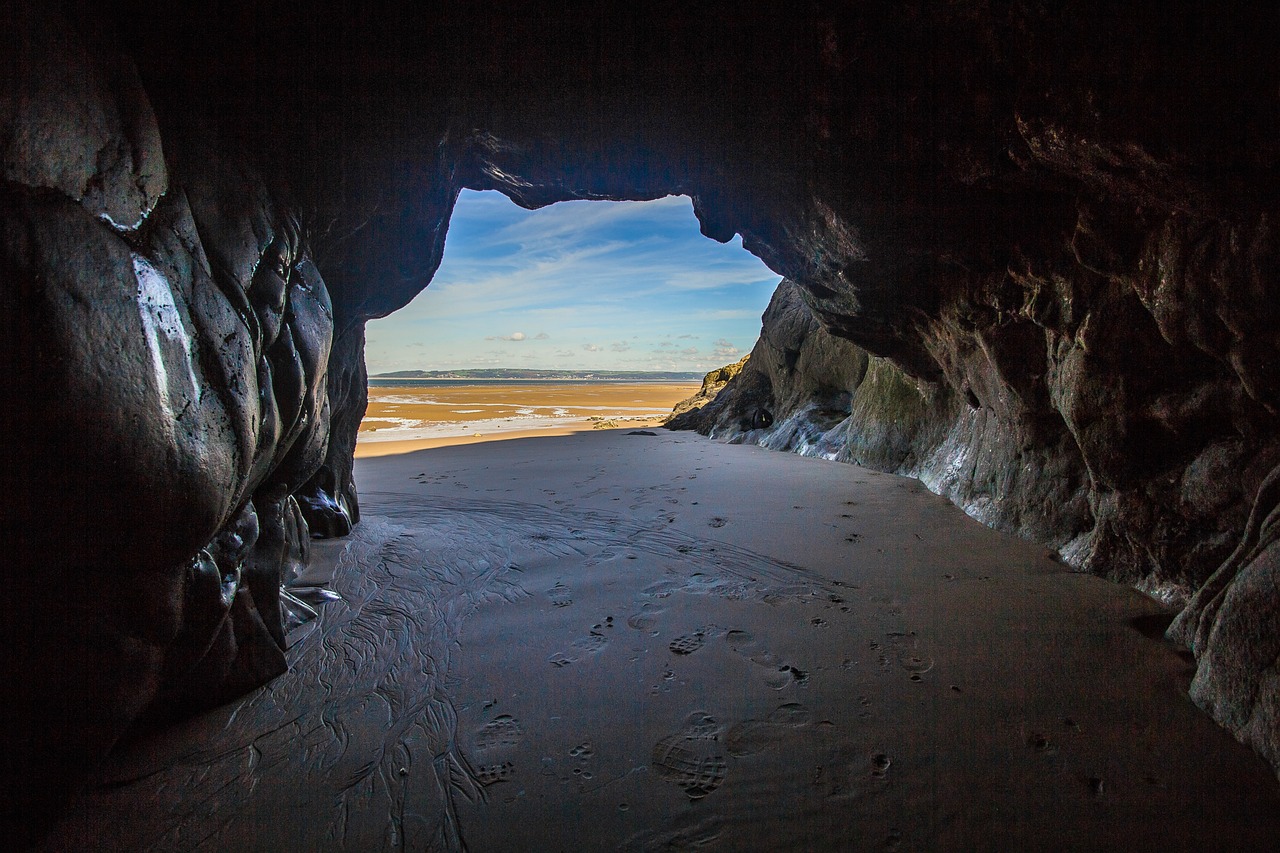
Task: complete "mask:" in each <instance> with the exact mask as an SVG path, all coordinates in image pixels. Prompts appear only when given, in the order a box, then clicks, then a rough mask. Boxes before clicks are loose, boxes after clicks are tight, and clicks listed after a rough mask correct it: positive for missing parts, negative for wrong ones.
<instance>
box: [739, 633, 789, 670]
mask: <svg viewBox="0 0 1280 853" xmlns="http://www.w3.org/2000/svg"><path fill="white" fill-rule="evenodd" d="M725 641H726V642H727V643H728V644H729V648H731V649H733V650H734V651H735V652H737V653H738V654H740V655H742V656H743V657H744V658H746V659H747V660H749V661H751V662H752V663H754V664H759V665H760V666H765V667H778V666H781V665H782V659H781V658H779V657H778V656H777V655H775V654H774V653H773V652H771V651H769V650H767V649H765V648H764V647H763V646H761V645H760V643H759V641H757V640H756V638H755V637H753V636H752V635H751V634H748V633H747V632H746V631H738V630H733V631H730V632H729V633H727V634H725Z"/></svg>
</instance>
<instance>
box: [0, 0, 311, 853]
mask: <svg viewBox="0 0 1280 853" xmlns="http://www.w3.org/2000/svg"><path fill="white" fill-rule="evenodd" d="M11 12H12V10H10V9H8V8H6V15H5V18H4V19H5V20H6V22H7V23H6V26H5V27H3V28H0V29H2V30H3V33H2V34H0V42H2V43H0V54H2V55H4V56H5V57H6V59H5V62H6V64H7V67H6V69H5V73H4V75H3V83H0V152H3V183H0V199H2V201H0V305H2V307H0V323H3V327H2V328H3V332H2V333H0V341H2V342H0V347H3V350H4V355H3V363H4V365H5V370H4V371H3V374H2V375H0V387H2V388H3V394H4V396H5V399H6V400H8V401H9V403H8V404H7V405H5V406H4V407H3V414H0V454H3V458H0V488H3V490H4V493H5V495H6V496H7V499H8V508H7V509H6V510H5V512H4V522H3V524H4V532H5V538H6V541H7V543H8V545H7V549H8V559H7V560H6V566H5V574H4V585H5V590H6V595H7V597H8V600H9V608H8V613H7V615H6V618H5V619H4V620H3V625H2V626H0V642H2V643H3V646H4V648H5V649H7V650H9V652H10V653H8V654H6V655H4V663H3V664H0V683H3V684H4V686H5V700H4V701H3V702H0V754H3V756H4V759H3V761H4V765H3V766H4V774H3V778H2V779H0V785H2V788H0V798H2V799H3V801H4V803H5V809H4V814H5V818H6V821H5V826H4V828H3V829H0V834H3V835H5V837H6V838H8V839H9V840H10V842H11V843H14V842H17V843H18V844H19V845H21V840H22V839H23V838H24V837H28V836H27V835H26V833H27V832H29V831H30V830H31V828H32V827H38V826H39V825H40V822H41V821H42V820H44V819H45V818H47V816H48V815H49V813H50V812H51V810H52V809H53V808H54V807H56V805H57V803H58V802H59V801H60V800H61V799H62V798H63V797H65V796H66V795H67V794H68V793H69V792H70V791H71V790H72V789H73V786H74V784H75V783H76V781H77V779H78V778H79V777H80V775H81V774H82V773H83V772H84V770H85V769H86V768H87V767H91V766H92V763H93V762H94V761H95V760H96V759H97V758H98V757H100V756H101V755H102V754H104V752H105V751H106V750H107V749H109V748H110V747H111V745H112V744H113V743H114V742H115V741H116V740H117V739H118V738H119V737H120V736H121V735H122V734H124V733H125V732H126V730H127V729H128V728H129V726H131V725H133V724H135V723H137V722H139V721H142V720H144V719H157V720H158V719H164V718H167V717H170V716H172V715H175V714H183V713H189V712H190V711H191V710H195V709H200V708H205V707H209V706H211V705H215V704H218V703H220V702H223V701H226V700H227V699H229V698H231V697H234V696H236V695H239V694H241V693H243V692H244V691H245V690H247V689H249V688H251V687H254V686H257V685H258V684H261V683H263V682H264V681H265V680H267V679H269V678H272V677H274V676H275V675H278V674H279V673H281V672H283V671H284V669H285V658H284V651H283V649H284V643H285V639H284V619H285V613H284V611H283V610H282V607H281V593H280V587H281V584H282V583H284V582H285V581H287V580H288V579H289V578H290V576H291V575H292V574H293V572H294V571H295V570H296V569H297V568H298V567H299V566H300V565H301V564H302V563H303V562H304V561H305V553H306V548H307V542H308V539H309V536H308V533H307V525H306V522H305V521H304V520H303V519H302V517H301V515H300V513H299V509H298V505H297V503H296V502H295V501H294V499H293V498H292V497H291V493H292V492H294V491H295V490H297V489H298V488H299V487H300V486H301V485H302V484H303V483H305V482H306V481H307V480H308V478H310V477H311V475H312V473H313V472H314V471H315V470H316V469H317V468H318V467H319V465H320V463H321V461H322V460H323V458H324V454H325V450H326V444H327V440H328V433H329V405H328V397H327V396H326V393H325V375H326V369H327V364H328V360H329V355H330V342H331V336H332V330H333V318H332V309H331V306H330V300H329V296H328V293H327V291H326V289H325V285H324V281H323V280H322V278H321V276H320V273H319V270H318V269H317V268H316V266H315V264H314V262H313V261H312V259H311V257H310V255H309V254H308V249H307V245H306V241H305V240H304V238H303V233H302V230H301V228H300V226H299V222H298V220H297V218H296V215H295V213H294V211H292V210H291V209H290V208H288V207H285V206H282V205H281V204H280V203H279V201H278V200H277V198H276V197H275V196H274V195H273V194H272V193H271V192H270V191H269V190H268V188H267V186H266V184H265V182H264V181H263V180H262V179H261V178H260V177H258V176H257V175H256V174H255V173H254V172H253V171H252V170H251V169H250V168H248V167H247V166H246V164H245V163H244V162H243V161H236V160H233V159H229V158H227V157H225V156H224V155H223V153H222V152H220V151H218V150H217V149H212V148H210V147H209V146H208V145H207V144H206V143H207V139H205V138H202V136H201V134H199V133H193V132H192V131H194V130H195V128H193V127H183V128H181V129H175V131H174V132H173V133H170V134H162V132H161V130H160V126H159V124H158V122H157V120H156V117H155V115H154V113H153V111H152V107H151V104H150V101H149V99H148V97H147V94H146V92H145V90H144V88H143V86H142V85H141V83H140V81H139V78H138V76H137V73H136V72H135V70H134V66H133V64H132V62H131V61H130V60H129V59H128V58H126V57H124V56H122V55H120V54H119V53H118V52H117V51H115V50H113V49H112V48H111V47H110V40H109V39H108V38H106V36H105V34H100V33H94V32H93V31H92V30H91V29H86V26H87V25H89V24H91V23H92V22H87V21H76V20H73V19H71V18H69V17H67V16H63V15H60V14H57V13H56V12H54V11H51V10H44V11H43V12H41V13H38V14H32V13H24V14H18V13H11ZM162 139H163V145H162ZM15 824H16V825H15Z"/></svg>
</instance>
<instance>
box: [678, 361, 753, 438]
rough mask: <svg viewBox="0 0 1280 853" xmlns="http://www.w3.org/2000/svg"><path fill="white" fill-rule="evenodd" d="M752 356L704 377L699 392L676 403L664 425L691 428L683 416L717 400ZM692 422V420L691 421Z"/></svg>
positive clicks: (719, 368) (718, 368) (717, 369)
mask: <svg viewBox="0 0 1280 853" xmlns="http://www.w3.org/2000/svg"><path fill="white" fill-rule="evenodd" d="M750 358H751V355H750V353H748V354H747V355H744V356H743V357H742V358H740V359H738V360H737V361H735V362H734V363H733V364H726V365H725V366H724V367H717V368H716V369H715V370H713V371H711V372H710V373H708V374H707V375H706V376H704V377H702V387H701V388H699V389H698V393H696V394H694V395H693V396H692V397H689V398H688V399H685V400H681V401H680V402H679V403H676V405H675V407H674V408H673V409H672V410H671V416H670V417H669V418H667V420H666V421H665V423H664V426H667V427H670V428H671V429H689V428H690V427H689V426H684V425H682V424H685V423H686V421H684V420H683V419H682V416H683V415H685V414H688V413H690V412H696V411H698V410H699V409H701V408H702V407H703V406H705V405H707V404H708V403H710V402H711V401H713V400H715V398H716V395H717V394H719V393H720V392H721V391H723V390H724V387H725V386H726V385H728V384H729V380H730V379H732V378H733V377H735V376H737V375H738V374H739V373H741V372H742V368H744V367H746V365H747V361H748V360H749V359H750ZM690 423H691V422H690Z"/></svg>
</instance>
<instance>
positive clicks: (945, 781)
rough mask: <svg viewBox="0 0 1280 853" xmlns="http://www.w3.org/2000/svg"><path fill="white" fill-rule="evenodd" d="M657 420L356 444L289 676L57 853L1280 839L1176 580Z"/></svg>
mask: <svg viewBox="0 0 1280 853" xmlns="http://www.w3.org/2000/svg"><path fill="white" fill-rule="evenodd" d="M656 432H657V434H656V435H652V436H646V435H628V434H627V431H625V430H609V431H601V432H595V433H584V434H579V435H574V436H570V437H562V438H535V439H523V440H516V441H504V442H498V443H491V444H482V445H469V446H460V447H448V448H440V449H435V450H428V451H421V452H417V453H412V454H406V455H400V456H387V457H382V458H376V459H363V460H360V461H359V462H358V463H357V467H356V476H357V480H358V483H359V487H360V494H361V499H362V504H363V506H362V508H363V512H364V520H363V522H362V523H361V524H360V525H359V526H358V527H357V528H356V532H355V534H354V535H353V536H352V537H350V538H349V539H347V540H344V541H335V542H327V543H317V548H316V551H317V558H318V559H317V560H316V565H315V566H314V567H313V569H312V572H313V573H315V574H316V576H323V575H326V574H331V575H332V586H333V588H334V589H335V590H336V591H337V592H338V593H339V594H340V595H341V596H342V601H338V602H333V603H330V604H327V605H324V609H323V612H322V613H321V616H320V619H319V620H317V621H315V622H312V623H309V624H307V625H304V626H302V627H301V628H299V629H297V630H296V631H295V632H294V633H293V634H291V640H292V642H293V647H292V649H291V651H290V661H291V669H290V672H289V673H288V674H286V675H284V676H281V677H280V678H279V679H277V680H276V681H274V682H272V683H271V684H270V685H268V686H267V687H265V688H263V689H262V690H259V691H257V692H255V693H254V694H252V695H250V696H248V697H246V698H245V699H243V700H241V701H238V702H236V703H234V704H233V705H231V706H228V707H226V708H223V709H218V710H216V711H213V712H210V713H208V714H205V715H203V716H202V717H200V718H197V719H195V720H191V721H188V722H186V723H183V724H181V725H179V726H176V727H174V728H172V729H169V730H167V731H164V732H161V733H158V734H155V735H152V736H150V737H148V738H145V739H143V740H140V741H137V742H135V743H133V744H130V745H129V746H127V747H126V748H123V749H121V750H119V751H118V752H117V753H116V754H115V755H114V756H113V757H112V759H111V762H110V763H109V765H108V767H107V768H105V771H104V772H103V773H102V774H101V778H100V780H99V782H98V783H97V784H96V785H95V786H94V787H92V788H91V789H90V790H89V791H87V792H86V794H85V795H84V796H82V797H81V798H80V800H79V801H78V802H77V804H76V806H75V808H74V809H73V810H72V811H71V812H70V813H69V814H68V816H67V818H66V819H65V820H64V821H63V823H62V824H61V826H60V827H59V829H58V832H57V833H56V834H55V836H54V838H53V839H52V840H51V842H50V849H76V850H82V849H106V850H209V851H213V850H230V849H237V850H328V849H347V850H360V851H363V850H381V849H408V850H433V849H435V850H449V849H463V847H464V846H465V848H466V849H470V850H473V851H559V850H564V851H576V850H619V849H621V850H683V849H699V850H732V851H736V850H758V851H780V850H894V849H899V850H943V851H968V850H1004V851H1026V850H1126V851H1140V850H1161V851H1170V850H1197V851H1203V850H1268V849H1276V848H1275V842H1276V840H1277V839H1278V838H1280V796H1278V794H1277V792H1278V790H1280V787H1278V786H1277V783H1276V779H1275V777H1274V775H1273V774H1272V772H1271V771H1270V769H1269V768H1268V767H1266V766H1265V765H1264V763H1263V762H1262V761H1261V760H1260V759H1259V758H1258V757H1257V756H1255V755H1254V754H1253V753H1252V752H1250V751H1249V750H1248V749H1246V748H1245V747H1243V746H1241V745H1240V744H1239V743H1237V742H1236V741H1234V740H1233V739H1232V738H1231V737H1230V736H1229V735H1228V734H1227V733H1226V732H1225V731H1223V730H1222V729H1220V728H1219V727H1217V726H1216V725H1215V724H1214V723H1213V722H1212V721H1211V720H1210V719H1209V718H1208V717H1206V716H1205V715H1204V714H1202V713H1201V712H1199V711H1198V710H1197V709H1196V708H1195V707H1194V706H1193V705H1192V704H1191V703H1190V702H1189V701H1188V699H1187V698H1186V693H1185V691H1186V687H1187V684H1188V681H1189V677H1190V674H1191V668H1192V664H1191V663H1190V662H1189V661H1188V659H1187V658H1186V657H1185V656H1184V655H1183V654H1180V652H1179V650H1177V649H1175V648H1173V647H1172V646H1170V645H1168V644H1167V643H1165V642H1164V641H1163V640H1162V639H1160V636H1159V634H1160V628H1161V626H1162V625H1163V624H1164V623H1165V622H1166V621H1167V614H1166V613H1164V611H1163V609H1162V607H1161V606H1160V605H1159V604H1157V603H1155V602H1153V601H1151V600H1150V599H1148V598H1146V597H1144V596H1142V595H1141V594H1139V593H1137V592H1135V591H1133V590H1130V589H1127V588H1124V587H1120V586H1116V585H1113V584H1110V583H1107V582H1105V581H1102V580H1100V579H1098V578H1095V577H1092V576H1088V575H1081V574H1077V573H1073V572H1071V571H1068V570H1067V569H1066V568H1065V567H1064V566H1063V565H1061V564H1060V563H1058V562H1055V561H1054V560H1052V559H1050V557H1049V556H1048V555H1047V554H1046V552H1045V551H1044V549H1042V548H1040V547H1036V546H1033V545H1031V544H1029V543H1026V542H1022V541H1018V540H1016V539H1013V538H1010V537H1008V536H1004V535H1001V534H998V533H996V532H993V531H991V530H989V529H987V528H985V527H983V526H982V525H980V524H978V523H977V522H975V521H973V520H972V519H970V518H968V517H967V516H966V515H965V514H964V513H963V512H961V511H960V510H959V509H957V508H955V507H954V506H951V505H950V504H949V503H948V502H947V501H945V500H944V499H942V498H940V497H938V496H935V495H933V494H930V493H929V492H928V491H926V490H925V489H924V488H923V487H922V486H921V485H920V484H919V483H917V482H916V481H913V480H909V479H904V478H901V477H895V476H891V475H885V474H878V473H875V472H871V471H867V470H864V469H861V468H858V467H856V466H852V465H841V464H837V463H830V462H824V461H820V460H813V459H803V458H799V457H796V456H791V455H787V454H782V453H774V452H769V451H766V450H762V449H760V448H757V447H748V446H730V445H724V444H719V443H716V442H713V441H710V440H708V439H705V438H702V437H699V436H697V435H693V434H687V433H669V432H666V431H664V430H657V431H656Z"/></svg>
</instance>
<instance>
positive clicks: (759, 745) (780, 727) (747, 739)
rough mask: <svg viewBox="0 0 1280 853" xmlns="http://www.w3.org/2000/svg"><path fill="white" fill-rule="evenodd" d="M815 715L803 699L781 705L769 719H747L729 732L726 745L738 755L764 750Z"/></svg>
mask: <svg viewBox="0 0 1280 853" xmlns="http://www.w3.org/2000/svg"><path fill="white" fill-rule="evenodd" d="M812 720H813V715H812V714H811V713H810V711H809V709H808V708H806V707H805V706H804V705H801V704H800V703H799V702H787V703H785V704H782V705H779V706H778V707H777V708H776V709H775V710H774V711H773V713H771V714H770V715H769V718H768V719H767V720H743V721H742V722H741V723H738V724H737V725H735V726H734V727H733V728H731V729H729V732H728V733H727V734H726V735H725V748H726V749H728V750H729V754H730V755H732V756H734V757H735V758H738V757H741V756H744V755H754V754H756V753H758V752H764V751H765V750H766V749H769V748H770V747H772V746H775V745H776V744H778V743H780V742H781V741H782V739H783V738H784V737H786V733H787V729H799V728H802V727H804V726H807V725H809V723H810V722H812Z"/></svg>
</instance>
